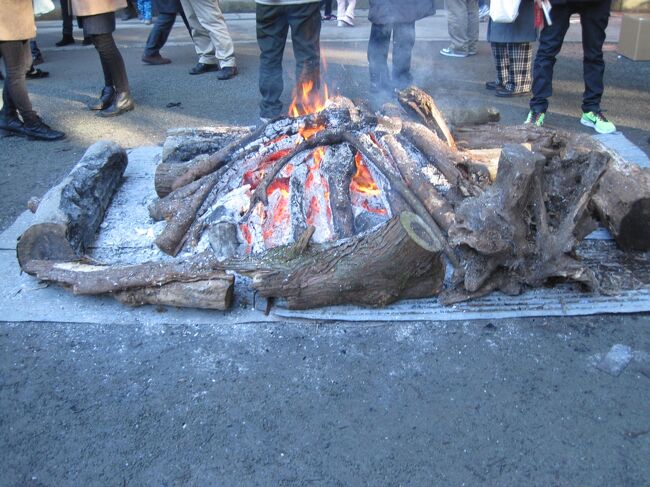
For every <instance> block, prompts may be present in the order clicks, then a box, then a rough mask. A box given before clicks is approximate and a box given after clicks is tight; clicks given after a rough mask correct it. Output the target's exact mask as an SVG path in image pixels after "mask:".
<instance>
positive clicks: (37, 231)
mask: <svg viewBox="0 0 650 487" xmlns="http://www.w3.org/2000/svg"><path fill="white" fill-rule="evenodd" d="M67 233H68V232H67V228H66V226H65V225H61V224H58V223H39V224H36V225H32V226H31V227H29V228H28V229H27V230H26V231H25V233H23V234H22V235H21V236H20V240H18V244H17V245H16V256H17V257H18V263H19V264H20V267H21V269H23V270H26V264H27V263H28V262H29V261H32V260H53V261H62V262H65V261H73V260H77V259H78V258H79V256H78V255H77V252H75V250H74V249H73V248H72V245H71V244H70V240H69V239H68V237H67Z"/></svg>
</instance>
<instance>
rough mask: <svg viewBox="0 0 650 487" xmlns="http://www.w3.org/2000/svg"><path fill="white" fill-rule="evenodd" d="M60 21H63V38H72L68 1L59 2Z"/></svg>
mask: <svg viewBox="0 0 650 487" xmlns="http://www.w3.org/2000/svg"><path fill="white" fill-rule="evenodd" d="M60 3H61V20H62V21H63V28H62V34H63V37H64V38H65V37H72V14H71V13H70V10H69V8H68V0H61V1H60Z"/></svg>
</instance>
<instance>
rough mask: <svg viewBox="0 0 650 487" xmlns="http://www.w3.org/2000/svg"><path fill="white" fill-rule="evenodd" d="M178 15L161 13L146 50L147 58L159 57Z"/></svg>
mask: <svg viewBox="0 0 650 487" xmlns="http://www.w3.org/2000/svg"><path fill="white" fill-rule="evenodd" d="M175 20H176V14H170V13H163V12H159V13H158V17H157V18H156V23H155V24H154V26H153V28H152V29H151V32H150V33H149V37H148V38H147V45H146V47H145V49H144V55H145V57H159V56H160V50H161V49H162V47H163V46H164V45H165V43H166V42H167V39H168V38H169V33H170V32H171V30H172V28H173V27H174V21H175Z"/></svg>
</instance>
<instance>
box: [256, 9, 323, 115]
mask: <svg viewBox="0 0 650 487" xmlns="http://www.w3.org/2000/svg"><path fill="white" fill-rule="evenodd" d="M319 7H320V6H319V4H318V3H317V2H313V3H305V4H299V5H284V6H282V5H278V6H274V5H263V4H260V3H258V4H256V30H257V44H258V45H259V48H260V51H261V52H260V79H259V86H260V94H261V95H262V101H261V103H260V115H261V116H262V117H265V118H273V117H276V116H278V115H280V113H281V112H282V102H281V101H280V96H281V95H282V90H283V89H284V83H283V80H282V56H283V55H284V47H285V44H286V42H287V33H288V31H289V27H291V40H292V41H293V54H294V57H295V58H296V82H297V83H298V85H300V84H302V83H303V82H307V81H313V83H314V87H315V88H319V87H320V27H321V19H320V8H319Z"/></svg>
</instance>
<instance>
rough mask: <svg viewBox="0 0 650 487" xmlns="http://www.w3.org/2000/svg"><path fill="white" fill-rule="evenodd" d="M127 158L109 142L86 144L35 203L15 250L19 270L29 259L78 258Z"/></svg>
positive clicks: (103, 209) (105, 205)
mask: <svg viewBox="0 0 650 487" xmlns="http://www.w3.org/2000/svg"><path fill="white" fill-rule="evenodd" d="M127 163H128V158H127V155H126V152H125V151H124V149H122V148H121V147H119V146H118V145H117V144H115V143H113V142H107V141H100V142H97V143H95V144H94V145H92V146H90V148H88V150H87V151H86V153H85V154H84V156H83V157H82V158H81V160H80V161H79V162H78V163H77V165H76V166H75V167H74V168H73V169H72V171H71V172H70V174H69V175H68V176H67V177H66V178H65V179H64V180H63V181H61V183H59V184H58V185H57V186H55V187H53V188H52V189H50V190H49V191H48V192H47V194H45V196H44V197H43V199H42V200H41V201H40V202H39V204H38V208H37V210H36V212H35V215H34V223H32V225H31V226H30V227H29V228H28V229H27V230H26V231H25V232H24V233H23V234H22V235H21V236H20V239H19V241H18V244H17V246H16V254H17V257H18V262H19V264H20V267H21V268H22V269H25V268H26V267H25V266H26V264H27V263H29V262H30V261H32V260H52V261H55V260H59V261H71V260H76V259H79V258H80V257H81V256H82V254H83V253H84V252H85V249H86V247H87V246H88V244H89V243H90V242H92V240H93V239H94V238H95V232H96V231H97V229H98V228H99V225H100V223H101V222H102V219H103V218H104V212H105V211H106V208H107V207H108V205H109V203H110V201H111V198H112V197H113V193H114V192H115V190H116V189H117V187H118V186H119V184H120V182H121V180H122V175H123V174H124V170H125V169H126V165H127Z"/></svg>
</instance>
